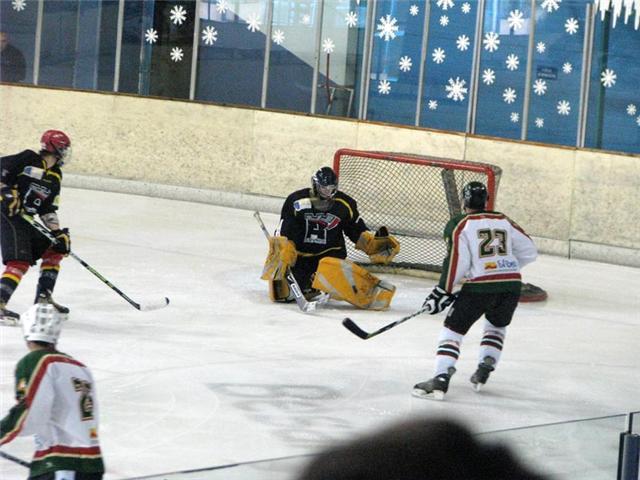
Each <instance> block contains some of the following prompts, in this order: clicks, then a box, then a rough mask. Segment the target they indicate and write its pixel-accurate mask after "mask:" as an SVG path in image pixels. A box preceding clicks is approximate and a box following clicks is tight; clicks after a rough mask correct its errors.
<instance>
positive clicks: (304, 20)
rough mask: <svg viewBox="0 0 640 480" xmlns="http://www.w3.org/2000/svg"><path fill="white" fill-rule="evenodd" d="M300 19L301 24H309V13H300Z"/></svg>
mask: <svg viewBox="0 0 640 480" xmlns="http://www.w3.org/2000/svg"><path fill="white" fill-rule="evenodd" d="M300 21H301V22H302V24H303V25H311V15H309V14H308V13H305V14H304V15H302V18H301V19H300Z"/></svg>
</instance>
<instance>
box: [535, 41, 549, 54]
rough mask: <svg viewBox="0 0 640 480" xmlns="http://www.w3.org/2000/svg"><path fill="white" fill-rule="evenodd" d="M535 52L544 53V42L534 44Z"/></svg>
mask: <svg viewBox="0 0 640 480" xmlns="http://www.w3.org/2000/svg"><path fill="white" fill-rule="evenodd" d="M536 51H537V52H538V53H544V52H546V51H547V45H546V44H545V43H544V42H538V43H537V44H536Z"/></svg>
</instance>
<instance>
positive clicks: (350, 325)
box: [342, 318, 369, 340]
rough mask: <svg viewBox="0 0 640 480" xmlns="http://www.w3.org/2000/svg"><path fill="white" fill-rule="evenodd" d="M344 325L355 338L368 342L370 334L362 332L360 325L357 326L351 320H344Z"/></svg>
mask: <svg viewBox="0 0 640 480" xmlns="http://www.w3.org/2000/svg"><path fill="white" fill-rule="evenodd" d="M342 325H344V328H346V329H347V330H349V331H350V332H351V333H353V334H354V335H355V336H357V337H359V338H361V339H363V340H366V339H367V338H369V334H368V333H367V332H365V331H364V330H362V329H361V328H360V327H359V326H358V325H356V324H355V322H354V321H353V320H351V319H350V318H345V319H344V320H342Z"/></svg>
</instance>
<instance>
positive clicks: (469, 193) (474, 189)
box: [462, 182, 489, 210]
mask: <svg viewBox="0 0 640 480" xmlns="http://www.w3.org/2000/svg"><path fill="white" fill-rule="evenodd" d="M488 199H489V192H487V187H485V186H484V184H483V183H481V182H469V183H467V184H466V185H465V186H464V188H463V189H462V200H463V202H464V206H465V207H466V208H471V209H473V210H484V208H485V206H486V204H487V200H488Z"/></svg>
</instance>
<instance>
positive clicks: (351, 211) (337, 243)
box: [280, 188, 368, 258]
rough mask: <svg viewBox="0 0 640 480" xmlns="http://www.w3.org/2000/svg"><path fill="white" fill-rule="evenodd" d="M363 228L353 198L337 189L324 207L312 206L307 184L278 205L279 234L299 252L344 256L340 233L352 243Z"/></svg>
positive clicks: (362, 221)
mask: <svg viewBox="0 0 640 480" xmlns="http://www.w3.org/2000/svg"><path fill="white" fill-rule="evenodd" d="M365 230H368V228H367V225H366V224H365V223H364V220H362V219H361V218H360V215H359V213H358V206H357V204H356V201H355V200H354V199H353V198H351V197H350V196H349V195H347V194H345V193H343V192H340V191H338V192H337V193H336V195H335V197H334V198H333V201H332V203H331V206H330V208H329V209H327V210H319V209H317V208H316V207H315V206H314V204H313V202H312V200H311V195H310V191H309V189H308V188H303V189H302V190H298V191H296V192H293V193H292V194H291V195H289V196H288V197H287V199H286V200H285V202H284V205H283V206H282V213H281V219H280V235H283V236H285V237H287V238H288V239H289V240H291V241H293V243H295V245H296V249H297V250H298V254H300V255H303V256H331V257H337V258H346V256H347V250H346V247H345V243H344V236H345V235H346V236H347V237H349V239H350V240H351V241H352V242H354V243H355V242H357V241H358V238H359V237H360V234H361V233H362V232H364V231H365Z"/></svg>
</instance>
